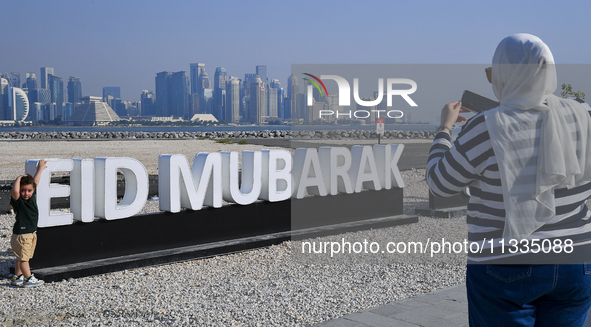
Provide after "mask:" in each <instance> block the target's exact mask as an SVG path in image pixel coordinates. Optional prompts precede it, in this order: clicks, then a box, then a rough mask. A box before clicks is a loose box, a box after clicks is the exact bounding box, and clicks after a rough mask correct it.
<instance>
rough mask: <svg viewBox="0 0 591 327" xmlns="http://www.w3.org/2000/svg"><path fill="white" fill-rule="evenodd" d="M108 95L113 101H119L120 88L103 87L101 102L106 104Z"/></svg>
mask: <svg viewBox="0 0 591 327" xmlns="http://www.w3.org/2000/svg"><path fill="white" fill-rule="evenodd" d="M109 95H110V96H112V97H113V99H121V88H120V87H118V86H107V87H103V101H105V102H107V100H108V98H109Z"/></svg>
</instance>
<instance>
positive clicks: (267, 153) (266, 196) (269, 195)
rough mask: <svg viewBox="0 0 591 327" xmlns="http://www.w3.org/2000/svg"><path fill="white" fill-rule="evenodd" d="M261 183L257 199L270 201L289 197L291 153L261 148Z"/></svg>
mask: <svg viewBox="0 0 591 327" xmlns="http://www.w3.org/2000/svg"><path fill="white" fill-rule="evenodd" d="M261 153H262V155H263V157H262V159H263V165H262V166H263V176H262V177H263V183H262V188H261V195H260V197H259V199H261V200H267V201H270V202H276V201H283V200H287V199H289V198H290V197H291V183H292V181H291V164H292V163H291V153H289V151H286V150H262V151H261Z"/></svg>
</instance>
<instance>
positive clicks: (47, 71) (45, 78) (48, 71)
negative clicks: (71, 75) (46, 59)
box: [41, 67, 54, 89]
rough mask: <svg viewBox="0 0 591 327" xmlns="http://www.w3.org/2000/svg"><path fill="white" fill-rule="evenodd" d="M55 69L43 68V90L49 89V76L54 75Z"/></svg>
mask: <svg viewBox="0 0 591 327" xmlns="http://www.w3.org/2000/svg"><path fill="white" fill-rule="evenodd" d="M53 74H54V72H53V68H51V67H41V88H42V89H48V88H49V75H53Z"/></svg>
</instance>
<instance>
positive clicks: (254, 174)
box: [221, 151, 262, 204]
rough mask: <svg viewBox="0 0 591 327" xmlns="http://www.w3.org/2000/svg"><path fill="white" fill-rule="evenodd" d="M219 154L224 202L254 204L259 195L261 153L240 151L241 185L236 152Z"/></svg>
mask: <svg viewBox="0 0 591 327" xmlns="http://www.w3.org/2000/svg"><path fill="white" fill-rule="evenodd" d="M221 154H222V180H223V183H222V184H223V192H222V193H223V198H224V200H226V201H229V202H235V203H238V204H251V203H253V202H255V201H256V200H257V199H258V197H259V195H260V194H261V185H262V178H261V168H262V155H261V152H260V151H242V183H240V181H239V178H238V152H221ZM239 185H240V186H239Z"/></svg>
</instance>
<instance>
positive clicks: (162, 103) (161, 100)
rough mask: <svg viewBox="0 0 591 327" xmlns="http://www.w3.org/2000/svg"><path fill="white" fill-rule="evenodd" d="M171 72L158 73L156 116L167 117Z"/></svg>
mask: <svg viewBox="0 0 591 327" xmlns="http://www.w3.org/2000/svg"><path fill="white" fill-rule="evenodd" d="M170 75H171V74H170V72H168V71H166V72H160V73H156V116H160V117H167V116H169V115H170V113H169V110H168V101H169V100H168V98H169V97H168V84H169V83H168V80H169V79H170Z"/></svg>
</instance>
